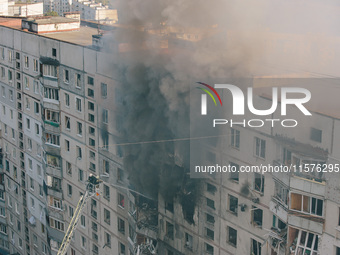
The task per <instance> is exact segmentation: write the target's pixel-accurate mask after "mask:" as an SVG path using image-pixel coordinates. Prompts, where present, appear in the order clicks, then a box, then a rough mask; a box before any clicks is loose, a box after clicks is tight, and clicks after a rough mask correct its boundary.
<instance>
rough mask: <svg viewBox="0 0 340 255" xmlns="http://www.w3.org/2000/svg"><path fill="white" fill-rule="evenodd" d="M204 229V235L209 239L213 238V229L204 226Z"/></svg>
mask: <svg viewBox="0 0 340 255" xmlns="http://www.w3.org/2000/svg"><path fill="white" fill-rule="evenodd" d="M205 230H206V232H205V234H206V236H207V237H208V238H209V239H211V240H214V235H215V234H214V231H213V230H211V229H209V228H205Z"/></svg>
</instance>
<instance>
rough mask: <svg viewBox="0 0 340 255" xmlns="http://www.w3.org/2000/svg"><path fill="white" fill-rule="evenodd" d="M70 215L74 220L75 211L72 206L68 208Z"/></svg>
mask: <svg viewBox="0 0 340 255" xmlns="http://www.w3.org/2000/svg"><path fill="white" fill-rule="evenodd" d="M68 213H69V216H70V218H72V217H73V215H74V209H73V207H72V206H69V207H68Z"/></svg>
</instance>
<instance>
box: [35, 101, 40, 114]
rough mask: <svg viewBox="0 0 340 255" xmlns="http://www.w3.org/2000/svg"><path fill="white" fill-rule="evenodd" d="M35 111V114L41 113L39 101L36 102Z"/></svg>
mask: <svg viewBox="0 0 340 255" xmlns="http://www.w3.org/2000/svg"><path fill="white" fill-rule="evenodd" d="M34 112H35V114H39V112H40V107H39V103H38V102H34Z"/></svg>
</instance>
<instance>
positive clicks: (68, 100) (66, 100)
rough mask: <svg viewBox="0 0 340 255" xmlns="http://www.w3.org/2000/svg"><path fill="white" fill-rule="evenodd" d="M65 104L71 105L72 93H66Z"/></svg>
mask: <svg viewBox="0 0 340 255" xmlns="http://www.w3.org/2000/svg"><path fill="white" fill-rule="evenodd" d="M64 96H65V106H67V107H70V95H69V94H67V93H65V94H64Z"/></svg>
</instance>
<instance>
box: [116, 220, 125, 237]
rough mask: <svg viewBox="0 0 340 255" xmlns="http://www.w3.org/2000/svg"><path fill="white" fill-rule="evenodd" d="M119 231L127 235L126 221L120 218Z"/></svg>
mask: <svg viewBox="0 0 340 255" xmlns="http://www.w3.org/2000/svg"><path fill="white" fill-rule="evenodd" d="M118 231H119V232H120V233H122V234H125V221H124V220H123V219H121V218H119V217H118Z"/></svg>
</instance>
